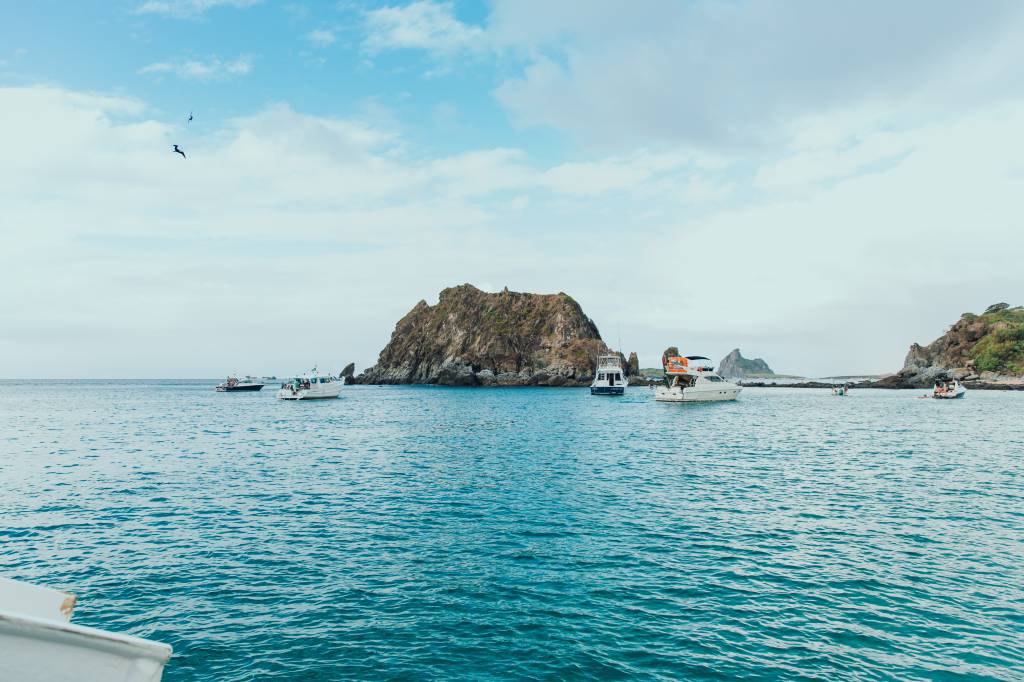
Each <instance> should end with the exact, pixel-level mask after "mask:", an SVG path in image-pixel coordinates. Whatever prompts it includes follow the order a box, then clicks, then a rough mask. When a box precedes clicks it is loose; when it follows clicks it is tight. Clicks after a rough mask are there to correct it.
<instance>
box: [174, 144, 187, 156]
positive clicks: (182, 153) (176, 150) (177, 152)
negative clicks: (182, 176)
mask: <svg viewBox="0 0 1024 682" xmlns="http://www.w3.org/2000/svg"><path fill="white" fill-rule="evenodd" d="M174 153H175V154H181V158H183V159H187V158H188V157H187V156H185V152H183V151H181V150H180V149H178V145H174Z"/></svg>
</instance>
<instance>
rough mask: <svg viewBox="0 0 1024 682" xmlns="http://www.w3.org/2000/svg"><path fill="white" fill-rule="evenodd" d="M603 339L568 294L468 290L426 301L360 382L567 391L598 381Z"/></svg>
mask: <svg viewBox="0 0 1024 682" xmlns="http://www.w3.org/2000/svg"><path fill="white" fill-rule="evenodd" d="M607 352H608V348H607V347H606V346H605V344H604V342H603V341H601V334H600V333H599V332H598V330H597V327H596V326H595V325H594V323H593V322H592V321H591V320H590V319H589V318H588V317H587V316H586V315H584V314H583V311H582V310H581V309H580V306H579V304H577V303H576V301H574V300H573V299H572V297H570V296H568V295H567V294H563V293H559V294H526V293H519V292H514V291H509V290H508V289H505V290H504V291H502V292H499V293H496V294H490V293H486V292H483V291H480V290H479V289H477V288H476V287H474V286H472V285H470V284H463V285H461V286H457V287H451V288H448V289H445V290H444V291H442V292H441V295H440V298H439V300H438V303H437V305H434V306H430V305H427V303H426V301H420V302H419V303H417V304H416V306H415V307H414V308H413V309H412V310H410V311H409V313H408V314H406V316H405V317H403V318H402V319H401V320H399V321H398V324H397V325H395V331H394V333H393V334H392V335H391V341H390V342H389V343H388V345H387V346H386V347H385V348H384V350H382V351H381V353H380V357H379V358H378V360H377V364H376V365H375V366H373V367H371V368H369V369H368V370H366V372H365V373H364V374H362V375H361V376H360V377H359V378H358V380H359V382H361V383H372V384H385V383H387V384H407V383H413V384H445V385H451V386H475V385H484V386H525V385H539V386H562V385H582V384H586V383H589V382H590V381H591V380H592V379H593V373H594V367H595V363H596V361H597V356H598V355H600V354H602V353H607Z"/></svg>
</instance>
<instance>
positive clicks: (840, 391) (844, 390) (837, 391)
mask: <svg viewBox="0 0 1024 682" xmlns="http://www.w3.org/2000/svg"><path fill="white" fill-rule="evenodd" d="M849 394H850V387H849V385H847V384H843V385H842V386H833V387H832V395H849Z"/></svg>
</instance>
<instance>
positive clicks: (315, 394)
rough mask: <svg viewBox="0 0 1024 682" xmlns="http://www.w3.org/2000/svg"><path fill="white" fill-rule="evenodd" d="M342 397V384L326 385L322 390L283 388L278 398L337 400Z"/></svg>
mask: <svg viewBox="0 0 1024 682" xmlns="http://www.w3.org/2000/svg"><path fill="white" fill-rule="evenodd" d="M340 395H341V384H340V383H333V384H326V385H325V386H324V388H322V389H320V388H319V387H317V388H316V389H312V388H306V389H300V390H298V391H293V390H291V389H290V388H282V389H280V390H279V391H278V392H277V397H278V398H280V399H281V400H326V399H328V398H337V397H338V396H340Z"/></svg>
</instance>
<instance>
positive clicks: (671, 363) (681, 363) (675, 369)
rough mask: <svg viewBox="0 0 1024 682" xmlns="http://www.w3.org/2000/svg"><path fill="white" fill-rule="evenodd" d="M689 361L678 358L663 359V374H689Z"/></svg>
mask: <svg viewBox="0 0 1024 682" xmlns="http://www.w3.org/2000/svg"><path fill="white" fill-rule="evenodd" d="M689 366H690V361H689V360H687V359H686V358H682V357H679V356H671V357H667V358H665V374H689V372H690V370H689Z"/></svg>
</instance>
